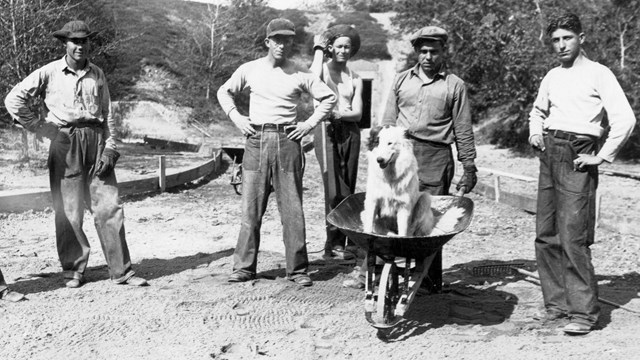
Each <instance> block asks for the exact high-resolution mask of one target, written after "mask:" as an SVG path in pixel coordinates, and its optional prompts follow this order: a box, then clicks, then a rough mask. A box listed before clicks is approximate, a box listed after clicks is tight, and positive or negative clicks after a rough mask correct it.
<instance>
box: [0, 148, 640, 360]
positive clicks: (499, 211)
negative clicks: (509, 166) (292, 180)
mask: <svg viewBox="0 0 640 360" xmlns="http://www.w3.org/2000/svg"><path fill="white" fill-rule="evenodd" d="M485 150H487V151H485ZM488 150H490V149H482V150H481V151H480V157H479V164H480V165H481V166H485V164H506V163H507V160H505V159H510V160H508V161H509V162H510V163H516V164H522V165H526V166H528V167H527V169H529V168H530V165H528V164H529V160H522V159H518V158H510V157H509V155H508V154H505V153H504V152H502V151H499V150H495V151H488ZM364 156H365V154H364V153H363V155H362V161H361V164H362V166H361V171H360V177H359V186H360V188H359V189H360V190H363V188H362V186H364V183H365V173H366V168H365V166H366V165H365V163H366V162H365V161H364ZM491 156H493V157H494V158H493V159H491V158H490V157H491ZM307 160H308V162H307V170H306V174H305V194H304V196H305V203H304V204H305V216H306V220H307V241H308V248H309V251H310V258H311V261H312V266H311V276H312V279H313V280H314V286H313V287H311V288H299V287H297V286H295V285H293V284H292V283H290V282H288V281H286V280H284V279H283V277H284V269H283V267H284V257H283V245H282V240H281V237H282V232H281V224H280V218H279V215H278V212H277V208H276V206H275V201H274V199H273V198H272V199H271V200H270V204H269V208H268V210H267V214H266V216H265V218H264V221H263V226H262V244H261V253H260V258H259V267H258V270H259V278H258V279H257V280H256V281H254V282H251V283H243V284H234V285H230V284H228V283H226V282H225V276H226V275H227V274H229V273H230V271H231V261H232V251H233V247H234V245H235V241H236V237H237V234H238V230H239V220H238V219H239V216H240V198H239V196H237V195H236V194H235V193H234V192H233V189H232V187H231V186H230V185H229V176H230V174H229V171H230V169H229V168H226V172H225V173H222V174H220V175H219V176H215V177H213V178H211V179H206V180H203V181H199V182H197V183H194V184H189V185H186V186H183V187H181V188H178V189H174V190H172V191H170V192H166V193H161V194H151V195H147V196H137V197H129V198H127V199H125V202H126V204H125V214H126V226H127V227H126V230H127V238H128V242H129V247H130V250H131V254H132V260H133V262H134V267H135V270H136V271H137V272H138V273H139V275H141V276H143V277H145V278H147V279H149V282H150V284H151V286H149V287H145V288H130V287H125V286H117V285H114V284H112V283H110V282H109V280H108V274H107V269H106V266H105V263H104V258H103V256H102V254H101V250H100V245H99V242H98V240H97V236H96V234H95V230H94V229H93V226H92V221H90V220H91V217H90V215H87V217H86V221H85V229H86V232H87V234H88V236H89V239H90V241H91V244H92V253H91V260H90V268H89V270H88V272H87V277H88V283H87V284H85V285H84V286H83V287H81V288H79V289H67V288H65V287H64V281H63V279H62V274H61V272H60V268H59V264H58V261H57V256H56V252H55V239H54V236H53V234H54V228H53V213H52V212H51V211H50V210H49V211H42V212H25V213H20V214H0V234H1V236H2V240H3V241H2V242H1V243H0V249H2V251H0V264H1V266H2V269H3V272H4V273H5V277H6V278H7V280H8V281H9V283H10V284H11V286H12V288H14V289H15V290H18V291H20V292H23V293H25V294H27V298H28V300H27V301H24V302H20V303H6V302H0V345H1V348H2V349H3V350H2V358H6V359H86V358H91V359H114V358H122V359H211V358H214V359H261V358H265V359H266V358H274V359H325V358H329V359H351V358H359V359H380V358H384V359H414V358H419V357H429V358H437V359H440V358H457V359H487V360H488V359H504V358H510V359H556V358H576V359H578V358H580V359H631V358H635V357H637V354H638V353H639V352H640V345H639V344H638V341H637V334H638V333H639V332H640V321H638V320H639V318H638V315H636V314H632V313H631V312H628V311H625V310H622V309H619V308H615V307H612V306H609V305H603V312H602V318H601V320H600V324H599V326H600V328H599V329H598V330H597V331H594V332H592V333H591V334H589V335H587V336H583V337H570V336H565V335H563V333H562V332H561V331H560V330H559V329H558V328H557V327H553V326H550V327H543V326H540V325H539V324H537V323H536V322H534V321H532V320H531V316H532V315H533V314H534V313H535V312H536V311H537V310H538V309H539V308H540V306H541V293H540V290H539V287H538V286H537V285H536V284H534V283H532V282H531V281H528V280H526V279H525V278H523V277H521V276H513V275H508V274H502V275H496V276H478V275H474V273H473V272H472V269H473V268H474V267H476V266H478V265H483V264H489V263H496V262H501V261H519V262H523V263H524V264H525V265H526V266H527V268H529V269H530V270H535V263H534V254H533V233H534V215H532V214H529V213H526V212H523V211H520V210H518V209H514V208H511V207H509V206H506V205H503V204H498V203H495V202H493V201H490V200H487V199H485V198H482V197H480V196H477V195H474V194H472V195H470V197H471V199H472V200H473V201H474V203H475V211H474V218H473V221H472V223H471V225H470V226H469V228H468V229H467V230H466V231H464V232H462V233H460V234H459V235H456V236H455V237H454V238H453V239H452V240H451V241H450V242H449V243H447V244H446V245H445V247H444V259H443V261H444V269H445V276H444V279H445V283H446V284H445V291H444V292H443V293H442V294H438V295H422V296H419V297H417V298H416V300H415V301H414V303H413V304H412V306H411V309H410V311H409V312H408V313H407V314H406V319H405V320H404V321H403V322H402V323H401V324H400V325H399V326H397V327H396V328H394V329H392V330H385V331H382V330H380V331H379V330H376V329H374V328H373V327H371V326H370V325H369V324H368V323H367V322H366V320H365V318H364V314H363V302H362V297H363V293H362V292H361V291H358V290H354V289H346V288H342V287H341V283H342V281H343V280H344V279H345V278H346V276H347V274H348V273H349V272H351V271H352V266H353V264H351V263H338V262H325V261H324V260H322V259H321V257H320V254H321V249H322V245H323V242H324V238H323V234H324V223H323V209H324V206H323V196H322V191H321V189H322V187H321V183H320V180H319V179H320V176H319V168H318V165H317V161H316V160H315V157H314V156H313V155H312V153H309V154H307ZM123 164H124V163H123ZM227 164H228V163H227ZM514 166H515V165H514ZM513 171H514V172H517V171H521V173H526V171H527V170H526V169H521V168H517V167H515V168H514V170H513ZM638 240H639V239H638V237H637V236H634V235H620V234H618V233H615V232H610V231H605V230H599V231H598V232H597V240H596V244H595V245H594V246H593V247H592V249H593V254H594V265H595V267H596V272H597V274H598V279H599V283H600V292H601V294H600V295H601V297H603V298H606V299H608V300H612V301H615V302H617V303H619V304H622V305H624V306H626V307H629V308H632V309H636V311H640V300H639V299H638V296H639V294H638V291H640V274H638V267H639V264H638V253H639V252H640V242H638Z"/></svg>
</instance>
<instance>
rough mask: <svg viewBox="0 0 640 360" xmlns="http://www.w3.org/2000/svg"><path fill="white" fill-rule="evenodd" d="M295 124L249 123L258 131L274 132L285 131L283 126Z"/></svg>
mask: <svg viewBox="0 0 640 360" xmlns="http://www.w3.org/2000/svg"><path fill="white" fill-rule="evenodd" d="M288 126H295V125H292V124H271V123H268V124H251V127H252V128H254V129H256V130H258V131H275V132H285V127H288Z"/></svg>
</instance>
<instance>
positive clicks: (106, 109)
mask: <svg viewBox="0 0 640 360" xmlns="http://www.w3.org/2000/svg"><path fill="white" fill-rule="evenodd" d="M102 76H103V77H104V74H102ZM103 80H104V86H103V87H102V94H100V97H101V98H100V101H101V108H102V118H103V122H102V128H103V137H104V138H105V139H106V141H105V147H107V148H110V149H113V150H117V149H118V147H117V145H116V139H117V137H116V132H115V128H116V121H115V119H114V118H113V109H112V107H111V94H110V92H109V86H108V85H107V81H106V78H105V79H103Z"/></svg>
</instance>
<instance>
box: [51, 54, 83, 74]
mask: <svg viewBox="0 0 640 360" xmlns="http://www.w3.org/2000/svg"><path fill="white" fill-rule="evenodd" d="M66 57H67V55H64V56H63V57H62V58H61V59H60V60H58V70H60V71H62V72H67V71H68V72H72V73H74V74H75V73H76V71H74V70H73V69H71V68H70V67H69V65H67V60H66ZM80 71H84V72H87V73H88V72H89V71H91V61H89V59H87V64H86V66H85V67H84V68H83V69H81V70H80Z"/></svg>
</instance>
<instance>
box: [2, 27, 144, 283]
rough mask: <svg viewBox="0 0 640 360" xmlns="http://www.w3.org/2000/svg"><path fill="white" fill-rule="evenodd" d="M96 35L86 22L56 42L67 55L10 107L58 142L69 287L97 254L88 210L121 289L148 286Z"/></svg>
mask: <svg viewBox="0 0 640 360" xmlns="http://www.w3.org/2000/svg"><path fill="white" fill-rule="evenodd" d="M95 34H96V33H95V32H92V31H91V30H90V29H89V26H88V25H87V24H86V23H85V22H83V21H79V20H74V21H70V22H68V23H66V24H65V25H64V26H63V27H62V29H60V30H58V31H55V32H54V33H53V36H54V37H56V38H57V39H59V40H60V41H61V42H62V43H63V44H64V47H65V50H66V53H65V55H64V56H63V57H62V58H61V59H59V60H56V61H53V62H51V63H49V64H47V65H45V66H43V67H41V68H39V69H37V70H36V71H34V72H33V73H31V74H30V75H29V76H27V77H26V78H25V79H24V80H22V81H21V82H20V83H19V84H17V85H16V86H15V87H14V88H13V89H12V90H11V92H9V94H8V95H7V97H6V99H5V106H6V108H7V111H8V112H9V114H10V115H11V116H12V117H13V119H14V121H15V122H16V123H17V124H18V125H20V126H22V127H24V128H26V129H27V130H29V131H33V132H35V133H36V134H37V135H38V136H41V137H46V138H48V139H50V140H51V145H50V149H49V159H48V166H49V180H50V185H51V197H52V199H53V207H54V209H55V225H56V244H57V248H58V257H59V259H60V263H61V264H62V269H63V270H64V278H65V284H66V286H67V287H70V288H77V287H80V286H81V285H82V284H83V283H84V282H85V276H84V273H85V270H86V268H87V263H88V261H89V253H90V246H89V241H88V240H87V237H86V235H85V233H84V231H83V230H82V223H83V217H84V210H85V206H86V207H88V208H89V210H91V211H92V212H93V215H94V222H95V225H96V230H97V232H98V237H99V239H100V243H101V245H102V250H103V252H104V256H105V258H106V261H107V265H108V266H109V275H110V277H111V280H112V281H113V282H114V283H116V284H127V285H133V286H141V285H146V284H147V282H146V280H144V279H142V278H140V277H137V276H135V273H134V271H133V270H132V268H131V260H130V258H129V249H128V247H127V242H126V240H125V230H124V213H123V210H122V205H121V204H120V200H119V198H118V187H117V186H118V183H117V181H116V175H115V173H114V166H115V164H116V161H117V160H118V158H119V157H120V154H119V153H118V151H117V145H116V138H115V131H114V126H115V122H114V120H113V117H112V114H111V100H110V96H109V88H108V86H107V80H106V78H105V76H104V73H103V72H102V70H101V69H100V68H99V67H97V66H96V65H95V64H92V63H91V62H90V61H89V59H88V57H89V51H90V44H89V39H90V38H92V37H93V36H94V35H95ZM35 98H40V99H42V100H43V102H44V116H42V117H40V116H39V114H38V113H34V112H32V111H31V110H30V108H29V104H30V103H31V102H32V99H35Z"/></svg>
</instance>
